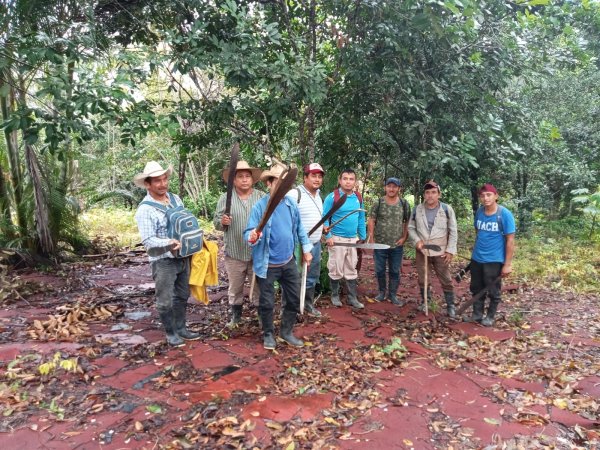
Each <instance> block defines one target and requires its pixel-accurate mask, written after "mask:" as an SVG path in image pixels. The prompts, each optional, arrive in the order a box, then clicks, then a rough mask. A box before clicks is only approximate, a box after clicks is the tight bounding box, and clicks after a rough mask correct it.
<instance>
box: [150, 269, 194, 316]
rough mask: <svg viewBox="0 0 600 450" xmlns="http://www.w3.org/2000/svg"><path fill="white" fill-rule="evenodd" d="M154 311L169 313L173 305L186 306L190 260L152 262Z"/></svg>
mask: <svg viewBox="0 0 600 450" xmlns="http://www.w3.org/2000/svg"><path fill="white" fill-rule="evenodd" d="M150 266H151V268H152V279H153V280H154V283H155V285H156V287H155V294H156V309H157V310H158V312H159V313H167V312H171V311H172V309H173V305H178V304H183V305H185V304H187V300H188V297H189V296H190V258H163V259H159V260H157V261H153V262H152V264H151V265H150Z"/></svg>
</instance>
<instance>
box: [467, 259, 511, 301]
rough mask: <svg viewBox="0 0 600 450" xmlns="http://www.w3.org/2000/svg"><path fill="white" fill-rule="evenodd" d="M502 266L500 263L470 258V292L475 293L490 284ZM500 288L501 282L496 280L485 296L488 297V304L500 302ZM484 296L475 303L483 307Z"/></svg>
mask: <svg viewBox="0 0 600 450" xmlns="http://www.w3.org/2000/svg"><path fill="white" fill-rule="evenodd" d="M502 266H503V264H502V263H480V262H477V261H473V260H471V293H472V294H473V295H475V294H477V293H478V292H480V291H481V290H482V289H485V288H486V287H487V286H488V285H490V284H491V283H492V282H493V281H494V280H495V279H496V278H498V277H499V276H500V273H502ZM501 288H502V282H501V281H500V280H498V281H497V282H496V283H494V284H493V285H492V287H491V288H490V289H489V290H488V293H487V296H488V297H489V298H490V304H492V303H494V304H498V303H500V289H501ZM485 297H486V296H485V295H484V296H482V297H481V299H479V301H477V302H476V303H478V304H479V305H481V306H482V307H483V305H484V304H485Z"/></svg>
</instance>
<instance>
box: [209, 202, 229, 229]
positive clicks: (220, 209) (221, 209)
mask: <svg viewBox="0 0 600 450" xmlns="http://www.w3.org/2000/svg"><path fill="white" fill-rule="evenodd" d="M225 200H226V195H225V194H221V196H220V197H219V201H218V202H217V210H216V212H215V217H214V218H213V225H214V226H215V230H219V231H223V225H225V224H224V223H223V213H225ZM230 224H231V220H230V221H229V223H228V224H226V225H230Z"/></svg>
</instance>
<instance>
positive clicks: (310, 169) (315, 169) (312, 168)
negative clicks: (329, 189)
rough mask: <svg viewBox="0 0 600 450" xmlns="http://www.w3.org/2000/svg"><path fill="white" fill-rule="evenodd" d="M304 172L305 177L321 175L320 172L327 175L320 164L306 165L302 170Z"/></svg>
mask: <svg viewBox="0 0 600 450" xmlns="http://www.w3.org/2000/svg"><path fill="white" fill-rule="evenodd" d="M302 170H303V171H304V175H308V174H309V173H319V172H321V173H322V174H325V171H324V170H323V168H322V167H321V164H318V163H310V164H305V165H304V167H303V168H302Z"/></svg>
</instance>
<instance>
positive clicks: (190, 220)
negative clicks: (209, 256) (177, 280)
mask: <svg viewBox="0 0 600 450" xmlns="http://www.w3.org/2000/svg"><path fill="white" fill-rule="evenodd" d="M169 199H170V200H171V204H172V205H177V202H176V201H175V197H174V196H173V194H171V193H170V192H169ZM140 204H141V205H144V204H145V205H150V206H152V207H154V208H156V209H158V210H160V211H162V212H164V213H165V215H166V216H167V236H169V238H170V239H176V240H178V241H179V242H180V243H181V248H180V249H179V255H178V257H179V258H185V257H187V256H190V255H193V254H194V253H198V252H199V251H200V250H202V239H203V235H204V231H202V230H201V229H200V225H199V224H198V219H196V217H195V216H194V215H193V214H192V213H191V212H190V211H188V210H187V209H185V207H184V206H175V207H173V208H167V207H166V206H164V205H160V204H158V203H155V202H149V201H143V202H142V203H140Z"/></svg>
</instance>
